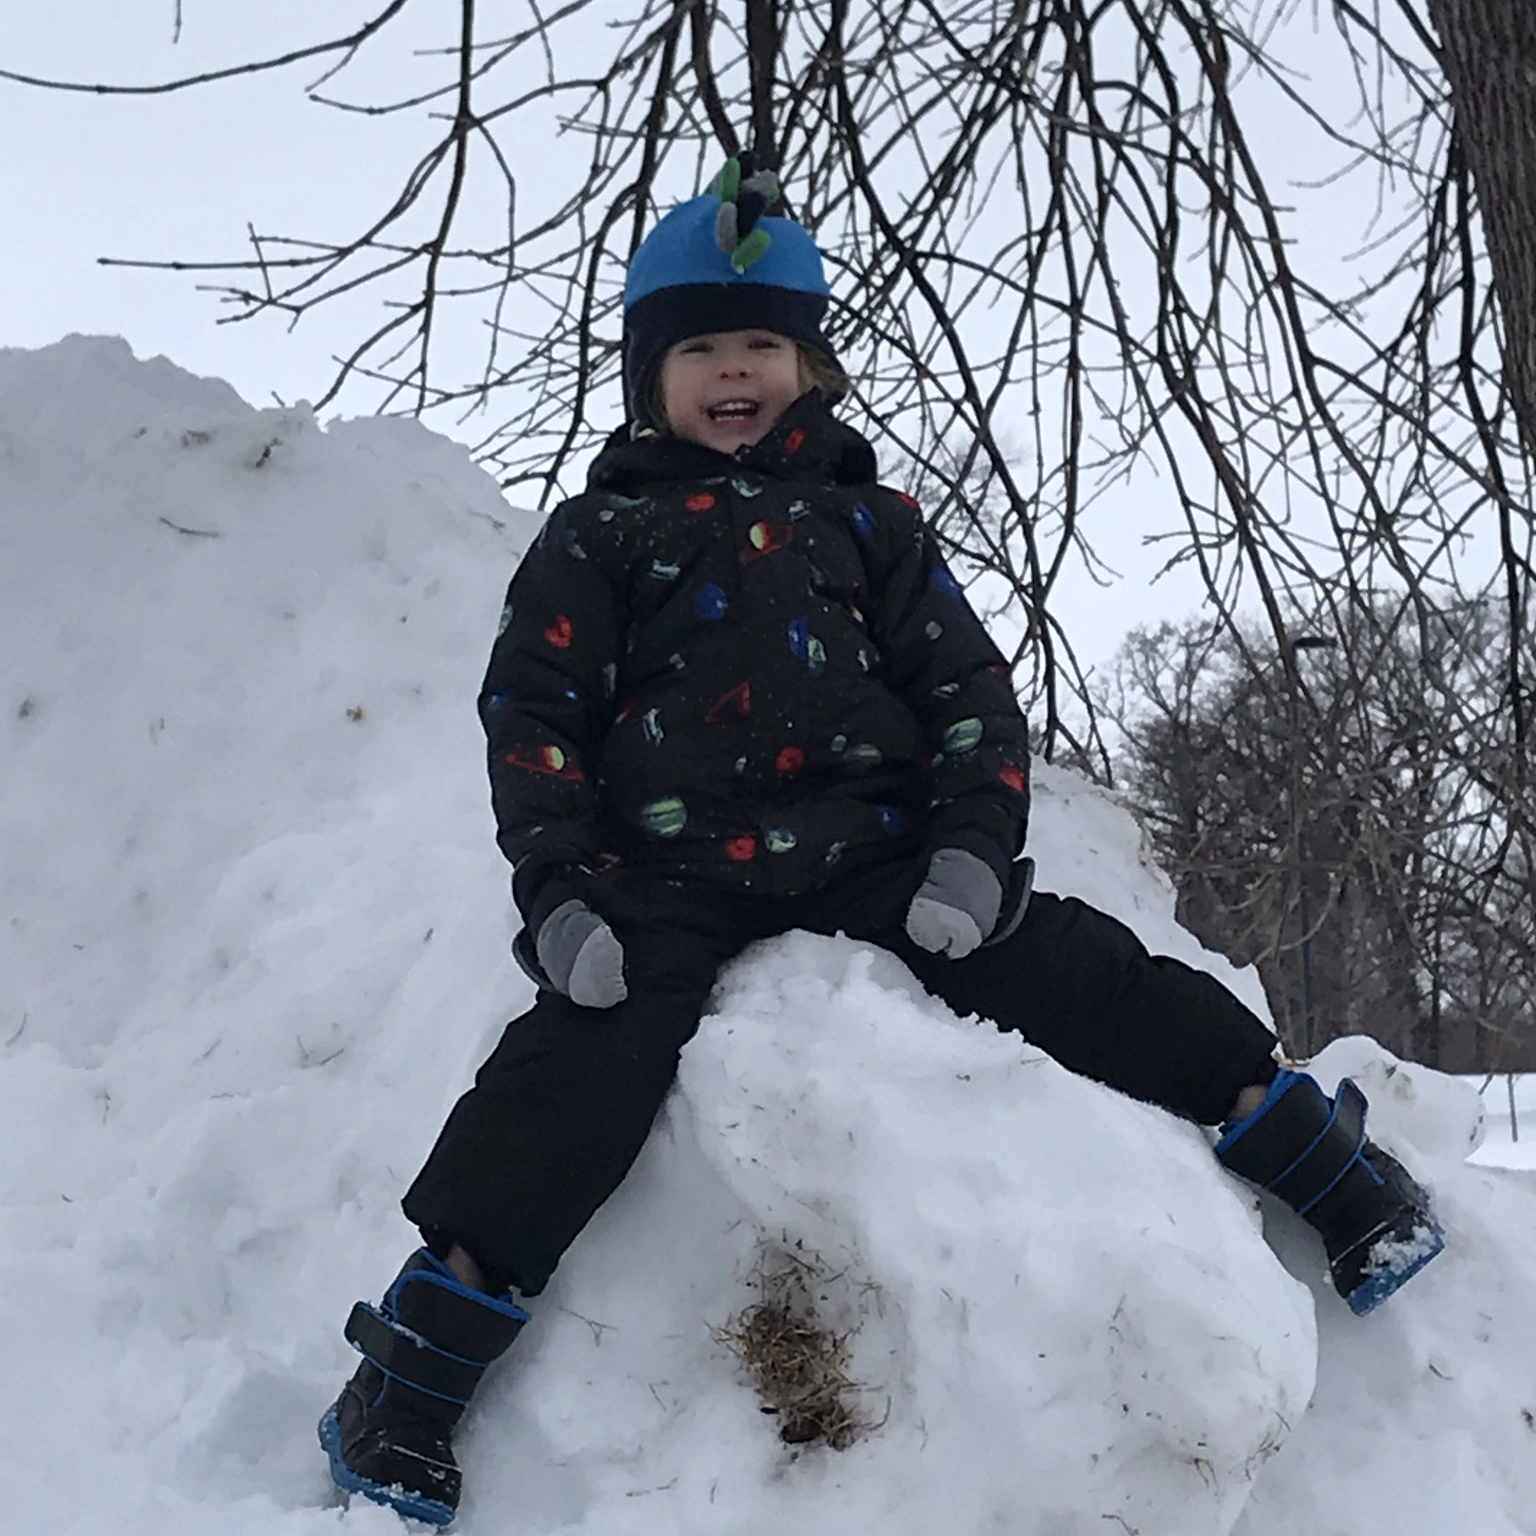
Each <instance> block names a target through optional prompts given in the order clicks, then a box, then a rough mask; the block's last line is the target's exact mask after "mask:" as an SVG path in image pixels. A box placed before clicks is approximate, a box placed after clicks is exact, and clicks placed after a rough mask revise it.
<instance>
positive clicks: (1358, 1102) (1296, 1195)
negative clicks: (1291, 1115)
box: [1264, 1078, 1365, 1216]
mask: <svg viewBox="0 0 1536 1536" xmlns="http://www.w3.org/2000/svg"><path fill="white" fill-rule="evenodd" d="M1364 1146H1365V1095H1364V1094H1363V1093H1361V1091H1360V1090H1359V1089H1358V1088H1357V1087H1356V1086H1355V1085H1354V1083H1353V1082H1351V1081H1350V1080H1349V1079H1348V1078H1345V1079H1344V1081H1343V1082H1341V1083H1340V1084H1339V1087H1338V1092H1337V1093H1336V1094H1335V1095H1334V1100H1333V1112H1332V1113H1331V1114H1330V1115H1329V1116H1328V1121H1327V1123H1326V1124H1325V1125H1324V1126H1323V1128H1322V1130H1321V1131H1319V1132H1318V1133H1317V1135H1316V1136H1315V1137H1314V1138H1313V1139H1312V1142H1311V1144H1310V1145H1309V1146H1308V1147H1307V1148H1306V1150H1305V1151H1304V1152H1303V1153H1302V1154H1301V1156H1300V1157H1298V1158H1297V1159H1296V1160H1295V1162H1293V1163H1292V1164H1291V1165H1290V1166H1289V1167H1288V1168H1285V1169H1284V1170H1282V1171H1281V1172H1280V1173H1278V1174H1276V1175H1275V1177H1274V1178H1272V1179H1270V1180H1269V1182H1268V1183H1267V1184H1266V1185H1265V1186H1264V1187H1265V1188H1266V1189H1268V1190H1269V1191H1270V1192H1271V1193H1273V1194H1276V1195H1278V1196H1279V1197H1280V1198H1281V1199H1282V1200H1283V1201H1285V1203H1286V1204H1287V1205H1288V1206H1290V1207H1291V1209H1292V1210H1294V1211H1298V1212H1299V1213H1300V1214H1301V1215H1303V1216H1304V1215H1306V1213H1307V1212H1308V1211H1309V1210H1311V1209H1312V1207H1313V1206H1314V1205H1316V1204H1317V1202H1318V1201H1319V1200H1321V1199H1322V1198H1323V1196H1324V1195H1326V1194H1327V1193H1328V1191H1329V1190H1330V1189H1332V1188H1333V1186H1334V1185H1335V1184H1337V1183H1338V1182H1339V1180H1340V1179H1341V1178H1343V1177H1344V1175H1345V1174H1346V1173H1347V1172H1348V1171H1349V1170H1350V1168H1351V1167H1353V1165H1354V1163H1355V1160H1356V1159H1357V1158H1358V1157H1359V1155H1360V1151H1361V1148H1363V1147H1364Z"/></svg>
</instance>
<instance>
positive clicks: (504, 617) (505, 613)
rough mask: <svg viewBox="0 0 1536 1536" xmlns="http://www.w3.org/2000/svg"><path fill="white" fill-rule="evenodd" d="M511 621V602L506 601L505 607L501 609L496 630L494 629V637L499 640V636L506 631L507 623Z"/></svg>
mask: <svg viewBox="0 0 1536 1536" xmlns="http://www.w3.org/2000/svg"><path fill="white" fill-rule="evenodd" d="M511 622H512V604H511V603H508V604H507V605H506V607H505V608H503V609H502V610H501V623H500V625H499V626H498V627H497V630H496V638H497V639H498V640H500V639H501V637H502V636H503V635H504V634H506V632H507V625H509V624H510V623H511Z"/></svg>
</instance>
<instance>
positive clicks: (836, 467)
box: [587, 389, 878, 494]
mask: <svg viewBox="0 0 1536 1536" xmlns="http://www.w3.org/2000/svg"><path fill="white" fill-rule="evenodd" d="M630 432H631V429H630V428H629V427H628V426H624V427H620V428H619V429H618V431H616V432H615V433H614V434H613V435H612V436H611V437H610V438H609V439H608V442H607V444H606V446H605V447H604V448H603V451H602V452H601V453H600V454H598V456H597V458H596V459H595V460H594V461H593V463H592V467H591V469H590V470H589V471H588V472H587V487H588V489H589V490H594V491H598V490H602V491H618V492H620V493H621V494H622V493H625V492H628V491H630V490H633V489H635V488H638V487H639V486H642V485H653V484H655V483H656V482H657V481H658V480H703V479H708V478H709V477H710V476H715V475H729V474H733V473H734V472H735V471H737V470H740V469H755V470H757V471H758V472H759V473H761V474H764V475H768V476H771V477H773V478H774V479H778V480H786V481H797V480H798V481H812V482H815V483H819V484H823V485H868V484H870V483H871V482H872V481H874V480H875V479H877V478H878V469H877V466H876V463H875V450H874V449H873V448H871V447H870V445H869V443H868V442H867V441H866V440H865V439H864V438H863V437H862V436H861V435H860V434H859V433H858V432H855V431H854V429H853V428H852V427H850V426H848V425H846V424H845V423H844V422H841V421H838V420H837V418H836V417H834V416H833V415H832V413H831V412H830V411H829V410H828V409H827V403H826V398H825V396H824V395H823V394H822V392H821V391H820V390H819V389H812V390H808V391H807V392H806V393H805V394H803V395H801V396H800V398H799V399H798V400H796V401H795V402H794V404H793V405H791V406H790V407H789V409H788V410H787V411H785V412H784V414H783V415H782V416H781V417H780V418H779V419H778V421H776V422H775V423H774V425H773V427H772V428H771V429H770V430H769V431H768V432H767V433H766V434H765V435H764V436H763V437H762V438H761V439H759V440H758V441H757V442H755V443H752V444H749V445H748V446H746V447H744V448H738V449H737V450H736V452H735V453H721V452H720V451H719V450H718V449H716V448H706V447H705V446H704V445H703V444H702V443H695V442H692V441H690V440H689V439H688V438H683V437H673V436H671V435H669V434H665V433H646V434H645V435H644V436H641V437H633V438H632V437H631V435H630Z"/></svg>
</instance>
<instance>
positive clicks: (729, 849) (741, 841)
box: [725, 837, 757, 864]
mask: <svg viewBox="0 0 1536 1536" xmlns="http://www.w3.org/2000/svg"><path fill="white" fill-rule="evenodd" d="M756 854H757V839H756V838H755V837H730V838H727V839H726V842H725V856H726V858H728V859H729V860H730V861H731V863H733V864H745V863H746V862H747V861H748V860H749V859H751V858H754V857H755V856H756Z"/></svg>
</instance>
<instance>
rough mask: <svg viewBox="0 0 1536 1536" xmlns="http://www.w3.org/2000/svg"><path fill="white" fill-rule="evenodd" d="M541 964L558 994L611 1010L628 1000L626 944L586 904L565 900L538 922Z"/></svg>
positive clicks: (536, 943) (536, 944) (537, 947)
mask: <svg viewBox="0 0 1536 1536" xmlns="http://www.w3.org/2000/svg"><path fill="white" fill-rule="evenodd" d="M533 947H534V953H535V954H536V955H537V956H538V957H539V965H540V966H541V967H542V968H543V971H544V974H545V975H546V976H547V977H548V978H549V981H550V985H551V986H553V987H554V989H555V990H556V991H557V992H563V993H564V994H565V995H566V996H567V997H568V998H570V1000H571V1001H572V1002H573V1003H577V1004H579V1005H580V1006H581V1007H583V1008H612V1007H613V1005H614V1004H615V1003H622V1002H623V1001H624V999H625V998H626V997H628V996H629V988H628V986H627V985H626V984H625V981H624V946H623V945H622V944H620V943H619V940H618V936H617V935H616V934H615V933H614V931H613V929H612V928H610V927H609V926H608V924H607V923H605V922H604V921H603V920H602V918H600V917H599V916H598V915H597V913H596V912H594V911H593V910H592V908H591V907H589V906H588V905H587V904H586V902H584V901H577V900H575V899H574V898H572V899H571V900H569V901H563V902H561V903H560V905H559V906H558V907H556V908H555V910H554V911H553V912H551V913H550V914H549V916H548V917H546V918H545V919H544V921H543V922H542V923H540V924H539V931H538V934H537V936H536V937H535V939H534V942H533Z"/></svg>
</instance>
